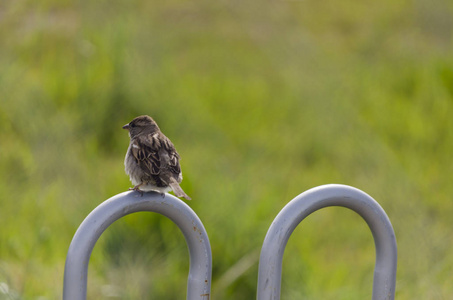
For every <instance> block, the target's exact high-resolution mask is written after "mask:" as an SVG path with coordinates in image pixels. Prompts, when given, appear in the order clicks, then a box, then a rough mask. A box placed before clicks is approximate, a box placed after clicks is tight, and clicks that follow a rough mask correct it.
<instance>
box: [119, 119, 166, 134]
mask: <svg viewBox="0 0 453 300" xmlns="http://www.w3.org/2000/svg"><path fill="white" fill-rule="evenodd" d="M123 129H127V130H129V136H130V137H131V138H134V137H136V136H138V135H140V134H150V133H154V132H157V131H159V130H160V129H159V126H157V123H156V122H155V121H154V120H153V118H151V117H150V116H146V115H145V116H139V117H136V118H135V119H133V120H132V121H130V122H129V123H128V124H126V125H124V126H123Z"/></svg>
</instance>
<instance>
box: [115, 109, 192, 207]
mask: <svg viewBox="0 0 453 300" xmlns="http://www.w3.org/2000/svg"><path fill="white" fill-rule="evenodd" d="M123 128H124V129H127V130H129V137H130V138H131V140H130V143H129V148H128V149H127V153H126V157H125V159H124V167H125V170H126V174H127V175H129V177H130V180H131V182H132V184H133V185H134V187H133V188H132V189H133V190H137V191H142V192H143V191H144V192H147V191H157V192H160V193H165V192H168V191H170V190H173V192H174V193H175V195H176V196H177V197H184V198H185V199H187V200H191V198H190V197H189V196H187V194H186V193H185V192H184V191H183V190H182V188H181V187H180V186H179V183H180V182H181V181H182V173H181V166H180V165H179V159H180V157H179V154H178V152H176V149H175V146H173V143H172V142H171V141H170V139H168V138H167V137H166V136H165V135H164V134H163V133H162V132H161V131H160V129H159V126H157V124H156V122H155V121H154V120H153V119H152V118H151V117H149V116H139V117H136V118H135V119H133V120H132V121H131V122H130V123H128V124H126V125H124V126H123Z"/></svg>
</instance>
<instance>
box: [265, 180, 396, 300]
mask: <svg viewBox="0 0 453 300" xmlns="http://www.w3.org/2000/svg"><path fill="white" fill-rule="evenodd" d="M328 206H342V207H346V208H349V209H351V210H353V211H355V212H356V213H358V214H359V215H360V216H362V218H363V219H364V220H365V221H366V222H367V224H368V226H369V228H370V230H371V232H372V234H373V238H374V243H375V247H376V264H375V268H374V280H373V298H372V299H373V300H393V299H394V298H395V283H396V264H397V248H396V239H395V233H394V231H393V227H392V224H391V223H390V220H389V218H388V217H387V215H386V214H385V212H384V210H383V209H382V208H381V206H380V205H379V204H378V203H377V202H376V201H375V200H374V199H373V198H371V197H370V196H368V195H367V194H366V193H364V192H362V191H360V190H358V189H356V188H353V187H350V186H345V185H338V184H331V185H324V186H320V187H316V188H313V189H310V190H308V191H306V192H304V193H302V194H300V195H299V196H297V197H296V198H294V199H293V200H291V201H290V202H289V203H288V204H287V205H286V206H285V207H284V208H283V209H282V210H281V211H280V213H279V214H278V215H277V217H276V218H275V219H274V221H273V223H272V225H271V226H270V228H269V230H268V232H267V235H266V237H265V239H264V243H263V247H262V249H261V255H260V262H259V271H258V291H257V300H278V299H280V287H281V277H282V260H283V252H284V250H285V247H286V244H287V242H288V239H289V237H290V235H291V234H292V232H293V231H294V229H295V228H296V226H297V225H298V224H299V223H300V222H301V221H302V220H303V219H304V218H305V217H307V216H308V215H310V214H311V213H312V212H314V211H317V210H319V209H321V208H324V207H328Z"/></svg>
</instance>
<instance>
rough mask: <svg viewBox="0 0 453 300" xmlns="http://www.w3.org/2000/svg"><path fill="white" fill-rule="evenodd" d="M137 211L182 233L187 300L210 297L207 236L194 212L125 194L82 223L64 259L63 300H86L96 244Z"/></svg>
mask: <svg viewBox="0 0 453 300" xmlns="http://www.w3.org/2000/svg"><path fill="white" fill-rule="evenodd" d="M140 211H150V212H156V213H159V214H162V215H164V216H166V217H168V218H169V219H170V220H172V221H173V222H174V223H175V224H176V225H177V226H178V227H179V229H180V230H181V231H182V233H183V235H184V237H185V239H186V242H187V246H188V248H189V256H190V268H189V277H188V282H187V300H208V299H209V295H210V293H211V269H212V255H211V246H210V244H209V239H208V235H207V233H206V230H205V228H204V226H203V224H202V223H201V221H200V219H199V218H198V216H197V215H196V214H195V212H194V211H193V210H192V209H191V208H190V207H189V206H188V205H187V204H185V203H184V202H183V201H181V200H179V199H178V198H176V197H174V196H172V195H170V194H165V196H164V197H163V196H162V195H160V194H158V193H144V194H143V195H140V193H138V192H125V193H121V194H118V195H116V196H114V197H112V198H110V199H108V200H106V201H104V202H103V203H102V204H100V205H99V206H98V207H96V208H95V209H94V210H93V211H92V212H91V213H90V214H89V215H88V216H87V217H86V219H85V220H84V221H83V222H82V224H81V225H80V227H79V228H78V229H77V232H76V233H75V235H74V238H73V239H72V242H71V245H70V246H69V250H68V255H67V257H66V265H65V271H64V283H63V300H85V299H86V295H87V274H88V262H89V260H90V256H91V252H92V250H93V247H94V245H95V244H96V242H97V240H98V239H99V237H100V236H101V234H102V233H103V232H104V230H105V229H106V228H107V227H109V226H110V225H111V224H112V223H113V222H115V221H116V220H118V219H120V218H121V217H123V216H125V215H128V214H131V213H135V212H140Z"/></svg>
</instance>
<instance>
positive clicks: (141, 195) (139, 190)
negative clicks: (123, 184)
mask: <svg viewBox="0 0 453 300" xmlns="http://www.w3.org/2000/svg"><path fill="white" fill-rule="evenodd" d="M129 191H136V192H139V193H140V197H143V191H142V190H141V189H140V187H139V186H134V187H133V188H129Z"/></svg>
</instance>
